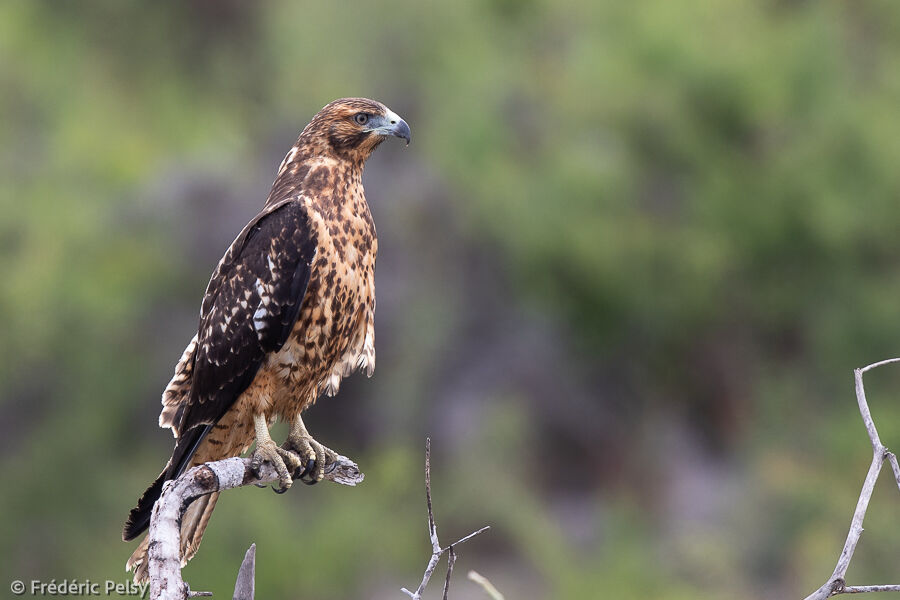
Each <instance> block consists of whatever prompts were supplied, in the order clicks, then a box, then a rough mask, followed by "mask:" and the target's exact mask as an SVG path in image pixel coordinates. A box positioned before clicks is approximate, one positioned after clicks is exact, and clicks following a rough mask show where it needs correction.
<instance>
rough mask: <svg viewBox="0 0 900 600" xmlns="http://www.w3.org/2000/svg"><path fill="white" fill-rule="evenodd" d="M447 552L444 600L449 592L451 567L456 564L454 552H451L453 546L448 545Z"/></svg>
mask: <svg viewBox="0 0 900 600" xmlns="http://www.w3.org/2000/svg"><path fill="white" fill-rule="evenodd" d="M447 550H448V552H447V578H446V579H444V600H447V593H448V592H449V591H450V574H451V573H453V565H454V564H455V563H456V552H454V551H453V544H450V546H449V547H448V548H447Z"/></svg>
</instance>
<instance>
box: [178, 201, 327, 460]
mask: <svg viewBox="0 0 900 600" xmlns="http://www.w3.org/2000/svg"><path fill="white" fill-rule="evenodd" d="M315 252H316V239H315V237H314V234H313V233H312V227H311V226H310V223H309V217H308V215H307V213H306V210H305V208H304V206H303V205H302V204H300V203H299V202H294V201H288V202H284V203H279V204H276V205H274V206H272V207H270V208H267V209H266V211H265V212H263V213H262V214H261V215H259V216H258V217H257V218H256V219H254V220H253V221H251V222H250V224H249V225H248V226H247V227H246V228H244V231H243V232H241V234H240V235H239V236H238V237H237V239H236V240H235V241H234V242H233V243H232V244H231V247H230V248H229V249H228V251H227V252H226V253H225V256H224V257H223V258H222V260H221V262H220V263H219V266H218V268H217V269H216V271H215V273H213V276H212V278H211V279H210V281H209V286H208V287H207V290H206V294H205V296H204V298H203V306H202V308H201V311H200V327H199V330H198V334H197V335H198V338H197V350H196V354H195V356H194V367H193V382H192V385H191V397H190V400H189V402H188V403H187V406H186V407H185V410H184V414H183V415H182V418H181V423H180V427H179V430H180V431H182V432H185V433H186V432H187V431H188V430H189V429H193V428H195V427H202V426H210V425H213V424H215V423H216V421H218V420H219V419H220V418H221V417H222V415H223V414H225V411H227V410H228V409H229V408H230V407H231V405H232V404H234V402H235V400H237V398H238V396H240V395H241V392H243V391H244V390H245V389H247V387H248V386H249V385H250V383H251V382H252V381H253V378H254V377H255V376H256V372H257V371H258V370H259V367H260V365H261V364H262V361H263V359H264V358H265V355H266V354H267V353H269V352H276V351H278V350H279V349H281V347H282V346H283V345H284V343H285V341H287V338H288V336H289V335H290V333H291V329H292V328H293V326H294V323H295V322H296V320H297V315H298V314H299V312H300V306H301V305H302V304H303V297H304V295H305V294H306V286H307V284H308V283H309V276H310V265H311V264H312V261H313V257H314V256H315ZM185 437H187V436H185ZM200 439H202V437H201V438H200ZM200 439H198V440H197V443H199V441H200ZM193 450H194V449H193V448H185V449H184V452H185V457H184V458H182V457H179V460H176V461H173V463H172V465H171V466H170V473H171V476H173V477H174V476H177V474H178V473H180V472H181V470H182V469H183V467H184V464H186V462H187V458H189V455H192V454H193ZM173 458H175V457H174V456H173Z"/></svg>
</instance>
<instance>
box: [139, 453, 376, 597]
mask: <svg viewBox="0 0 900 600" xmlns="http://www.w3.org/2000/svg"><path fill="white" fill-rule="evenodd" d="M250 460H251V459H250V458H240V457H235V458H226V459H224V460H219V461H216V462H211V463H205V464H202V465H199V466H196V467H194V468H193V469H191V470H189V471H187V472H186V473H184V474H183V475H182V476H181V477H179V478H178V479H175V480H173V481H169V482H167V483H166V485H165V486H164V487H163V492H162V495H161V496H160V498H159V500H157V501H156V504H155V505H154V507H153V513H152V515H151V517H150V532H149V534H148V535H149V539H150V544H149V549H148V554H149V563H150V564H149V566H150V598H152V599H153V600H185V599H186V598H190V597H193V595H196V592H191V591H190V588H189V587H188V585H187V584H186V583H185V582H184V580H183V579H182V578H181V556H180V550H179V549H180V547H181V540H180V538H181V527H180V524H181V518H182V516H183V515H184V511H185V510H187V507H188V506H189V505H190V503H191V502H192V501H193V500H195V499H197V498H199V497H200V496H205V495H206V494H211V493H213V492H221V491H224V490H230V489H232V488H236V487H241V486H245V485H253V484H265V483H269V482H272V481H277V480H278V473H277V472H276V471H275V469H274V467H272V465H270V464H269V463H263V464H262V466H261V467H260V469H259V476H258V477H257V476H256V475H254V474H253V472H252V471H251V470H250ZM363 478H364V475H363V474H362V473H361V472H360V470H359V467H358V466H357V465H356V463H355V462H353V461H352V460H350V459H349V458H347V457H346V456H339V457H338V460H337V461H335V462H334V463H333V464H331V465H329V466H328V468H327V469H326V472H325V479H328V480H329V481H333V482H335V483H340V484H342V485H350V486H355V485H356V484H358V483H360V482H362V480H363ZM248 553H249V551H248Z"/></svg>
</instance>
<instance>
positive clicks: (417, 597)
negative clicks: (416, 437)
mask: <svg viewBox="0 0 900 600" xmlns="http://www.w3.org/2000/svg"><path fill="white" fill-rule="evenodd" d="M425 504H426V505H427V507H428V536H429V537H430V538H431V558H430V559H429V561H428V566H426V567H425V574H424V575H423V577H422V583H420V584H419V587H418V588H417V589H416V591H415V592H411V591H409V590H408V589H406V588H401V589H400V591H401V592H403V593H405V594H406V595H407V596H409V597H410V598H412V599H413V600H421V599H422V592H424V591H425V586H427V585H428V582H429V581H430V580H431V576H432V575H433V574H434V569H435V567H437V565H438V562H439V561H440V560H441V556H443V555H444V553H445V552H446V553H447V577H446V579H445V580H444V596H443V597H444V600H447V593H448V592H449V591H450V574H451V573H453V564H454V563H455V562H456V551H455V550H454V547H455V546H458V545H460V544H462V543H463V542H466V541H468V540H470V539H472V538H473V537H475V536H476V535H478V534H479V533H483V532H485V531H487V530H488V529H490V528H491V527H490V525H488V526H485V527H482V528H481V529H479V530H478V531H473V532H472V533H470V534H469V535H467V536H465V537H463V538H460V539H458V540H456V541H455V542H453V543H452V544H450V545H449V546H447V547H446V548H441V542H440V541H439V540H438V534H437V526H436V525H435V524H434V512H433V511H432V508H431V438H426V439H425Z"/></svg>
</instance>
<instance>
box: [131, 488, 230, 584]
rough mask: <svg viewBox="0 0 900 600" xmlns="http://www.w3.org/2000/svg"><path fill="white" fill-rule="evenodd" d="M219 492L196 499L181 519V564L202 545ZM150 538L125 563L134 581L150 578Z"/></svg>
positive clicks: (142, 542)
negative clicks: (148, 554) (132, 573)
mask: <svg viewBox="0 0 900 600" xmlns="http://www.w3.org/2000/svg"><path fill="white" fill-rule="evenodd" d="M218 499H219V493H218V492H215V493H213V494H209V495H208V496H201V497H199V498H197V499H196V500H194V502H192V503H191V505H190V506H189V507H188V509H187V510H186V511H185V513H184V517H183V518H182V520H181V566H182V567H183V566H184V565H186V564H187V562H188V561H189V560H191V559H192V558H193V557H194V555H195V554H196V553H197V549H198V548H199V547H200V540H201V539H202V538H203V532H204V531H206V526H207V524H209V518H210V517H211V516H212V512H213V509H214V508H215V507H216V501H217V500H218ZM149 542H150V539H149V538H144V539H143V540H141V543H140V544H138V547H137V548H136V549H135V551H134V552H133V553H132V555H131V557H130V558H129V559H128V562H126V563H125V570H126V571H134V582H135V583H138V584H140V583H144V582H146V581H147V580H148V579H149V578H150V562H149V560H148V556H147V553H148V551H149V547H150V546H149Z"/></svg>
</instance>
